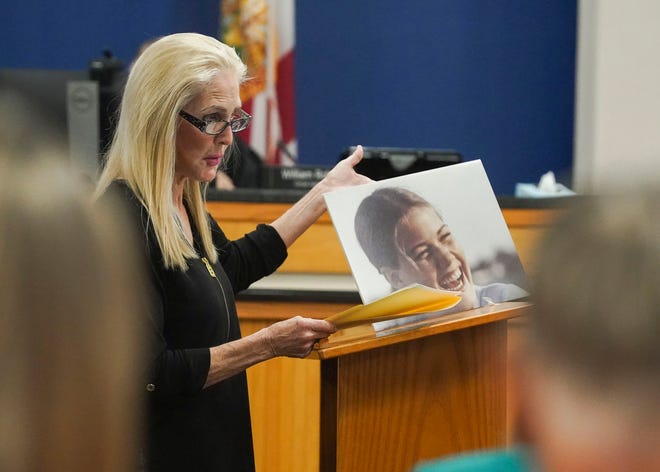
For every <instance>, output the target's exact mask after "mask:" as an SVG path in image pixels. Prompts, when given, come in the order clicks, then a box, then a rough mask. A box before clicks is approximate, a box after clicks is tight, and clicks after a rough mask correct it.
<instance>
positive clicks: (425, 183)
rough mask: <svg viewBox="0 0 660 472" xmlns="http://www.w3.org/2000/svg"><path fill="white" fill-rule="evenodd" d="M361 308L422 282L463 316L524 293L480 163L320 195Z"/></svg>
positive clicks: (512, 250)
mask: <svg viewBox="0 0 660 472" xmlns="http://www.w3.org/2000/svg"><path fill="white" fill-rule="evenodd" d="M325 199H326V203H327V206H328V211H329V212H330V216H331V218H332V222H333V224H334V226H335V229H336V231H337V234H338V236H339V239H340V241H341V244H342V246H343V249H344V252H345V254H346V258H347V259H348V262H349V265H350V267H351V270H352V272H353V277H354V278H355V282H356V284H357V287H358V290H359V292H360V297H361V298H362V302H363V303H365V304H366V303H371V302H373V301H376V300H378V299H380V298H383V297H385V296H387V295H389V294H390V293H392V292H393V291H396V290H398V289H401V288H404V287H407V286H410V285H413V284H416V283H418V284H422V285H426V286H429V287H433V288H438V289H443V290H450V291H456V292H459V293H460V294H461V297H462V300H461V302H460V304H459V305H458V306H457V307H456V308H454V309H453V310H452V311H456V310H467V309H471V308H476V307H479V306H483V305H486V304H489V303H499V302H504V301H508V300H514V299H518V298H522V297H524V296H526V295H527V280H526V277H525V273H524V271H523V267H522V265H521V263H520V259H519V258H518V254H517V251H516V248H515V246H514V244H513V241H512V239H511V235H510V233H509V230H508V228H507V226H506V223H505V221H504V218H503V217H502V212H501V211H500V208H499V205H498V203H497V199H496V198H495V195H494V193H493V190H492V188H491V186H490V183H489V181H488V177H487V176H486V172H485V171H484V168H483V165H482V163H481V161H470V162H465V163H462V164H456V165H452V166H448V167H442V168H439V169H434V170H430V171H425V172H419V173H416V174H410V175H405V176H402V177H396V178H392V179H388V180H382V181H378V182H373V183H370V184H367V185H362V186H358V187H351V188H347V189H342V190H338V191H334V192H331V193H328V194H326V195H325Z"/></svg>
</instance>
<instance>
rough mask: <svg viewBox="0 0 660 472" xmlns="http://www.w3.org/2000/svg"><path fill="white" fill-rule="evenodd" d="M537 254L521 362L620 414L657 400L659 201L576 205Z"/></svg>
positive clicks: (642, 196)
mask: <svg viewBox="0 0 660 472" xmlns="http://www.w3.org/2000/svg"><path fill="white" fill-rule="evenodd" d="M540 248H541V250H540V251H539V252H538V256H537V261H536V265H535V267H537V268H538V271H537V274H536V277H535V289H534V297H533V298H534V301H535V307H534V316H532V317H531V319H530V328H531V339H530V342H529V343H528V344H529V346H528V347H529V352H531V353H533V354H534V356H535V357H537V358H539V359H540V360H541V362H542V363H543V365H545V366H547V367H548V368H550V367H553V368H555V369H556V370H558V371H559V372H560V373H561V374H562V378H563V379H564V381H565V383H566V384H570V386H571V388H578V389H580V390H582V391H587V392H598V393H597V396H598V397H599V398H600V399H603V398H605V397H608V398H611V399H613V400H614V401H615V402H616V403H615V404H616V408H615V409H617V410H618V411H619V412H622V411H624V410H626V409H627V411H628V412H629V413H630V416H631V417H634V416H637V419H643V418H645V419H652V420H657V415H656V414H655V413H654V414H652V415H650V414H649V413H650V410H649V407H650V409H651V410H653V409H655V407H656V406H657V400H658V398H660V342H659V337H660V290H659V287H660V193H659V192H658V191H657V190H648V191H646V192H640V193H639V194H628V195H616V196H614V195H612V196H607V197H605V196H601V197H589V198H585V200H584V201H581V202H580V203H579V204H577V205H575V206H574V207H573V208H571V209H569V210H567V211H566V212H565V214H564V215H563V217H562V218H561V219H560V221H559V222H558V223H557V224H556V225H555V226H554V227H553V228H552V229H551V230H550V231H549V232H548V233H547V235H546V237H545V239H544V241H543V243H542V245H541V246H540Z"/></svg>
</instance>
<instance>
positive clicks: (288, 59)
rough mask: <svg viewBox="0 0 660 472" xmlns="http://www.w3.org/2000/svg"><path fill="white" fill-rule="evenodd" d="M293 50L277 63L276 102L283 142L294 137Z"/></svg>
mask: <svg viewBox="0 0 660 472" xmlns="http://www.w3.org/2000/svg"><path fill="white" fill-rule="evenodd" d="M294 51H295V49H292V50H290V51H289V52H288V53H286V54H285V55H283V56H282V57H281V58H280V60H279V61H278V63H277V84H276V88H277V104H278V106H279V115H280V125H281V127H282V141H284V142H285V143H288V142H290V141H291V140H293V139H295V137H296V108H295V99H294V97H295V84H294V61H293V59H294Z"/></svg>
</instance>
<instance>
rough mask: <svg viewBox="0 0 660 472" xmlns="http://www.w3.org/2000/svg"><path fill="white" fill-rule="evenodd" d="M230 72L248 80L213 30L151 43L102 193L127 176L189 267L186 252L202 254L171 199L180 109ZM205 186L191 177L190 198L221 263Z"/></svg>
mask: <svg viewBox="0 0 660 472" xmlns="http://www.w3.org/2000/svg"><path fill="white" fill-rule="evenodd" d="M225 70H229V71H232V72H234V73H235V74H236V76H237V78H238V80H239V82H243V81H244V80H245V77H246V66H245V65H244V64H243V62H241V60H240V58H239V57H238V55H237V54H236V52H235V51H234V49H232V48H230V47H229V46H227V45H225V44H223V43H221V42H220V41H218V40H216V39H214V38H211V37H208V36H204V35H201V34H196V33H179V34H173V35H170V36H165V37H163V38H161V39H159V40H157V41H155V42H154V43H153V44H151V45H150V46H149V47H147V48H146V49H145V50H144V51H143V52H142V53H141V54H140V56H139V57H138V58H137V60H136V61H135V64H134V65H133V68H132V70H131V73H130V75H129V77H128V82H127V84H126V89H125V91H124V97H123V100H122V105H121V111H120V117H119V122H118V125H117V130H116V132H115V136H114V139H113V142H112V145H111V147H110V150H109V152H108V154H107V161H106V164H105V169H104V171H103V173H102V174H101V177H100V180H99V183H98V186H97V191H96V196H99V195H101V194H102V193H103V191H104V190H105V189H106V188H107V187H108V186H109V185H110V183H111V182H112V181H113V180H115V179H124V180H126V182H127V183H128V185H129V186H130V187H131V189H132V190H133V192H134V193H135V194H136V195H137V197H138V199H139V200H140V201H141V202H142V204H143V205H144V206H145V207H146V208H147V210H148V211H149V215H150V218H151V220H152V223H153V226H154V229H155V233H156V238H157V239H158V244H159V246H160V248H161V250H162V252H163V258H164V262H165V266H166V267H168V268H179V269H182V270H185V269H186V268H187V264H186V258H194V257H197V255H196V254H195V251H194V250H193V249H192V248H190V246H189V245H188V244H187V242H186V240H185V237H184V236H183V234H182V232H181V230H180V229H179V227H178V225H177V224H176V220H175V217H174V214H175V213H174V204H173V202H172V185H173V182H174V166H175V162H176V132H177V128H178V126H179V124H180V118H179V116H178V114H179V111H180V110H181V109H182V108H183V107H185V106H186V104H188V103H189V102H191V101H192V100H193V99H194V98H195V97H196V96H197V95H198V94H199V93H200V92H201V90H202V89H203V88H204V87H205V86H206V85H207V84H208V83H209V82H210V81H211V80H212V79H213V78H214V76H215V75H216V74H217V73H218V72H219V71H225ZM205 190H206V184H199V183H197V182H191V181H189V182H187V184H186V187H185V189H184V199H185V201H186V202H187V204H188V209H189V210H190V212H191V214H192V215H191V216H192V220H193V224H194V225H195V226H196V227H197V229H198V231H199V234H200V235H201V238H202V244H203V246H204V250H205V252H206V254H207V255H208V256H209V258H210V259H212V260H213V261H214V262H215V261H217V254H216V251H215V248H214V247H213V242H212V240H211V230H210V226H209V222H208V220H207V216H206V210H205V205H204V198H205V197H204V194H205Z"/></svg>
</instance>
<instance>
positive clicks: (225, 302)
mask: <svg viewBox="0 0 660 472" xmlns="http://www.w3.org/2000/svg"><path fill="white" fill-rule="evenodd" d="M174 221H175V222H176V225H177V227H178V228H179V231H181V235H182V236H183V239H185V241H186V244H188V246H189V247H190V249H192V250H193V252H194V253H195V254H197V255H198V256H199V253H198V252H197V249H195V246H193V245H192V244H191V243H190V240H188V237H187V236H186V232H185V231H184V230H183V225H182V224H181V220H180V219H179V215H177V214H176V213H175V214H174ZM200 259H201V260H202V262H203V263H204V265H205V266H206V270H208V272H209V275H210V276H211V277H212V278H214V279H215V281H216V282H217V283H218V287H220V292H221V293H222V302H223V303H224V304H225V315H226V317H227V337H226V338H225V342H229V332H230V328H231V318H230V317H229V305H228V303H227V295H226V294H225V289H224V287H223V286H222V283H220V279H218V276H217V275H216V274H215V271H214V270H213V266H212V265H211V263H210V262H209V260H208V259H207V258H206V256H202V257H200Z"/></svg>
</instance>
